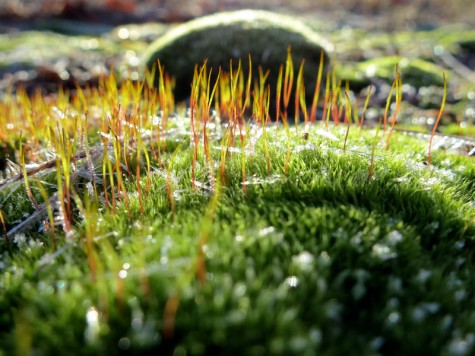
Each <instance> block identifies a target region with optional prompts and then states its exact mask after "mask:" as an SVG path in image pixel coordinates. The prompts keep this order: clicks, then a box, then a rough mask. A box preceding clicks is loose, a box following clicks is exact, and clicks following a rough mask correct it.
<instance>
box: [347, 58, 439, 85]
mask: <svg viewBox="0 0 475 356" xmlns="http://www.w3.org/2000/svg"><path fill="white" fill-rule="evenodd" d="M396 65H399V72H400V73H401V77H402V81H403V83H407V84H410V85H411V86H415V87H418V88H419V87H422V86H431V85H435V86H442V85H443V82H444V81H443V77H442V73H444V69H443V68H441V67H439V66H437V65H436V64H433V63H430V62H427V61H425V60H422V59H418V58H406V57H400V56H390V57H382V58H375V59H369V60H366V61H362V62H358V63H356V64H354V65H348V66H345V67H344V68H342V69H341V70H340V71H339V74H340V75H341V76H342V78H343V80H350V81H356V82H358V81H365V80H370V79H371V78H380V79H383V80H385V81H387V82H388V83H392V82H393V81H394V73H395V71H394V68H396ZM445 72H447V71H446V70H445ZM447 75H448V73H447Z"/></svg>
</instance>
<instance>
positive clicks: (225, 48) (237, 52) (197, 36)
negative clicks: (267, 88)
mask: <svg viewBox="0 0 475 356" xmlns="http://www.w3.org/2000/svg"><path fill="white" fill-rule="evenodd" d="M289 45H290V46H291V53H292V58H293V63H294V68H295V78H296V77H297V72H298V68H299V66H300V63H301V61H302V59H305V66H304V76H305V85H306V88H308V90H307V92H309V93H310V92H311V95H313V90H314V87H315V82H316V76H317V72H318V67H319V63H320V53H321V51H322V50H323V51H324V65H325V66H327V65H328V64H329V56H328V53H329V52H330V51H332V48H333V47H332V44H331V43H330V42H329V41H327V40H325V39H324V38H322V37H321V36H319V35H318V34H317V33H315V32H314V31H312V30H311V29H310V28H309V27H307V26H306V25H304V24H303V23H302V22H301V21H299V20H297V19H295V18H293V17H289V16H284V15H279V14H275V13H271V12H266V11H254V10H242V11H236V12H223V13H218V14H215V15H211V16H207V17H203V18H200V19H197V20H194V21H190V22H187V23H184V24H182V25H180V26H177V27H175V28H173V29H172V30H170V31H169V32H168V33H167V34H165V35H164V36H162V37H160V38H159V39H157V40H156V41H155V42H154V43H152V44H151V46H150V47H149V48H148V50H147V51H146V53H145V55H144V57H143V58H144V63H145V64H146V66H147V67H148V68H151V67H152V66H154V65H156V62H157V60H160V62H161V64H162V65H164V67H165V71H167V72H169V73H170V74H172V75H173V76H175V78H176V96H177V99H185V98H186V96H187V95H189V93H190V83H191V80H192V77H193V71H194V67H195V65H196V64H201V63H203V61H204V60H205V59H208V64H209V66H210V67H212V68H213V72H214V73H217V72H218V68H219V67H221V68H223V69H224V70H229V60H230V59H233V66H235V65H236V66H237V63H238V60H239V59H242V64H243V69H244V71H245V73H247V70H248V68H247V62H248V59H247V58H248V54H251V56H252V61H253V66H254V67H253V68H254V69H253V74H254V77H256V76H257V75H258V70H257V67H258V66H262V68H263V69H264V70H267V69H269V70H270V75H269V78H270V79H269V81H268V82H269V83H270V84H271V88H275V81H276V80H277V77H278V73H279V67H280V65H281V64H283V63H285V59H286V55H287V48H288V46H289ZM271 97H274V95H273V94H272V93H271Z"/></svg>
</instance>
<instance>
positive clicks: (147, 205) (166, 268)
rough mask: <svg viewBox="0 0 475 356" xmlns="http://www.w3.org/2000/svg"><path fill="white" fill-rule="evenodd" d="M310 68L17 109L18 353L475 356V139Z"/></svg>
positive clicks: (4, 246) (26, 102) (12, 298)
mask: <svg viewBox="0 0 475 356" xmlns="http://www.w3.org/2000/svg"><path fill="white" fill-rule="evenodd" d="M285 55H286V57H285ZM291 55H292V52H291V50H290V49H289V50H288V52H287V53H286V54H285V53H284V62H283V63H282V65H281V66H278V70H277V72H276V73H275V74H276V75H275V77H274V78H273V80H274V82H275V84H273V85H272V86H271V85H269V84H268V83H269V74H268V72H266V69H265V68H264V67H258V66H255V65H253V61H252V58H246V59H245V60H243V61H233V62H232V63H230V66H229V71H226V70H224V69H223V68H221V69H219V68H215V67H211V66H210V64H209V63H208V62H205V63H202V64H201V65H198V66H196V67H195V68H194V72H193V73H194V74H193V78H192V81H191V88H190V92H189V105H188V107H184V106H183V105H180V104H178V105H177V104H176V102H175V97H174V95H173V94H172V93H173V83H174V81H173V79H172V78H171V77H170V76H169V75H168V74H167V73H166V71H165V69H164V68H163V66H162V65H161V64H160V63H158V62H157V65H156V66H154V67H153V69H152V70H151V71H150V72H148V73H146V74H145V75H144V78H143V80H141V81H131V80H123V81H120V82H118V81H117V80H116V78H115V76H114V75H110V76H108V77H103V78H101V80H100V82H99V84H98V86H97V87H86V88H77V90H75V91H71V92H69V91H66V90H63V91H60V92H58V93H57V94H55V95H52V96H48V97H46V96H42V95H39V94H36V95H32V96H29V95H27V93H26V92H25V91H23V90H22V89H18V90H17V92H16V93H15V94H12V93H10V94H8V95H5V97H4V98H3V100H2V101H1V102H0V132H1V139H2V145H1V149H2V151H1V156H0V157H1V159H2V162H3V163H2V171H3V172H2V173H3V180H2V181H1V182H0V202H1V206H0V212H1V215H0V218H1V219H0V220H1V224H2V226H1V228H2V230H3V233H4V236H3V238H2V240H1V250H0V251H1V252H0V253H1V261H0V286H1V288H0V306H1V309H2V316H1V318H0V330H2V331H0V334H1V337H0V347H1V348H2V349H3V350H4V351H5V352H10V351H12V350H15V351H16V352H17V353H18V354H21V353H27V354H29V353H44V354H55V353H57V352H58V350H64V349H66V348H67V350H68V351H69V352H71V353H74V354H98V353H109V352H111V353H121V352H125V351H126V352H131V353H146V352H149V351H152V350H158V351H161V352H163V353H177V354H179V353H190V354H209V353H211V352H218V353H256V354H269V353H274V354H314V353H329V354H331V353H335V354H344V353H354V351H355V350H358V352H361V353H362V354H369V353H382V354H385V353H398V354H421V353H423V354H427V353H429V354H434V353H439V352H442V353H446V354H467V355H468V354H471V353H473V351H474V346H475V344H474V343H475V338H474V336H473V335H474V334H473V332H474V330H475V312H474V311H475V295H474V293H475V289H474V286H475V273H474V272H475V271H474V269H473V258H474V255H473V253H474V251H475V249H474V247H475V246H474V239H475V206H474V201H475V165H474V162H473V157H469V156H467V155H463V154H461V150H460V147H462V146H464V145H465V146H469V145H473V140H472V139H469V138H453V137H450V136H443V135H439V134H437V133H436V129H435V128H434V130H433V131H432V132H431V133H426V134H424V133H414V132H409V131H404V132H399V131H398V126H397V121H398V113H400V111H399V109H400V107H401V105H403V101H402V94H401V90H402V87H403V80H404V76H403V75H402V74H401V73H400V72H399V69H396V67H395V68H394V76H395V79H394V84H393V86H392V89H391V93H390V94H389V95H388V99H387V104H386V110H385V111H384V113H383V114H382V115H381V118H380V119H378V120H376V121H379V124H378V125H367V126H366V125H363V121H366V122H368V121H370V120H368V119H364V116H365V115H366V113H367V112H368V110H370V109H371V101H370V96H371V95H372V93H373V91H372V89H371V90H369V91H368V99H367V100H365V102H364V103H361V104H364V105H362V107H360V103H358V102H357V101H355V100H354V97H353V96H352V92H351V89H350V88H349V87H348V86H346V85H345V83H342V82H341V81H340V80H339V79H338V73H337V72H336V71H335V70H334V68H329V66H326V64H327V63H326V61H325V58H326V57H325V56H324V53H323V52H320V53H318V58H319V64H318V66H317V68H316V70H315V72H314V78H315V82H314V84H312V85H311V86H310V87H307V86H306V85H305V84H306V76H305V75H304V74H303V73H305V66H306V65H307V63H306V62H304V61H301V62H298V63H297V64H296V66H295V68H294V61H292V57H291ZM244 62H246V66H245V67H244ZM256 73H257V74H256ZM254 78H257V79H254ZM444 84H446V83H445V81H444ZM342 85H343V88H342ZM445 88H446V85H445ZM445 90H447V89H445ZM444 98H445V95H444ZM440 104H441V105H440V112H441V113H442V112H443V109H444V101H443V102H441V103H440ZM290 110H292V115H290V114H289V112H290ZM359 113H361V114H359ZM440 115H442V114H440ZM19 118H21V120H19ZM372 122H374V121H372ZM442 147H443V148H444V149H442ZM429 160H430V162H429ZM427 163H430V164H427Z"/></svg>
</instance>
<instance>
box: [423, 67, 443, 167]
mask: <svg viewBox="0 0 475 356" xmlns="http://www.w3.org/2000/svg"><path fill="white" fill-rule="evenodd" d="M442 75H443V77H444V95H443V97H442V104H441V105H440V110H439V114H438V115H437V120H435V125H434V128H433V129H432V133H431V135H430V141H429V149H428V152H427V165H428V166H430V153H431V149H432V140H433V139H434V135H435V132H436V131H437V126H438V125H439V122H440V119H441V117H442V114H443V112H444V107H445V101H446V100H447V77H446V76H445V73H442Z"/></svg>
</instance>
